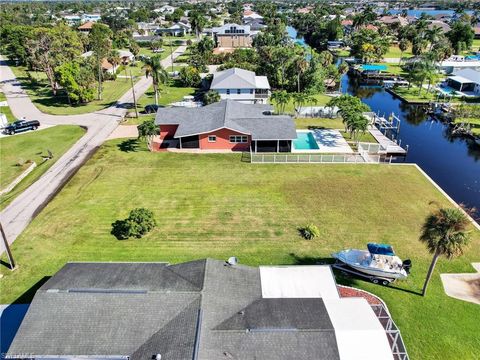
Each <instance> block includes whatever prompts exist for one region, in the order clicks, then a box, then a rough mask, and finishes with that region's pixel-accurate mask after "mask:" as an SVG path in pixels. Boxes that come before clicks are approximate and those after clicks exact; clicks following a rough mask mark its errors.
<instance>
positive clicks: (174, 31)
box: [157, 21, 192, 36]
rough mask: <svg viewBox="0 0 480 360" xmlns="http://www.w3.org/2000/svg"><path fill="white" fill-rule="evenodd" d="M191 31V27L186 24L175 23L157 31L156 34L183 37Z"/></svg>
mask: <svg viewBox="0 0 480 360" xmlns="http://www.w3.org/2000/svg"><path fill="white" fill-rule="evenodd" d="M191 31H192V26H191V25H190V24H188V23H184V22H181V21H179V22H177V23H175V24H173V25H172V26H170V27H168V28H160V29H157V34H167V35H170V36H185V34H187V33H190V32H191Z"/></svg>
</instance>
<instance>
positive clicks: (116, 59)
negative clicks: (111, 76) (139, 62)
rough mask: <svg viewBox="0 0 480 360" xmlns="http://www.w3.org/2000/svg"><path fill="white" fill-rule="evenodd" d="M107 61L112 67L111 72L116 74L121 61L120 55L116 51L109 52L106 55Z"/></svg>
mask: <svg viewBox="0 0 480 360" xmlns="http://www.w3.org/2000/svg"><path fill="white" fill-rule="evenodd" d="M107 61H108V62H109V63H110V64H112V65H113V70H114V72H116V71H117V66H118V65H120V63H121V62H122V59H120V53H119V52H118V50H111V51H110V53H109V54H108V57H107ZM125 71H126V70H125ZM125 74H126V72H125ZM127 80H128V79H127Z"/></svg>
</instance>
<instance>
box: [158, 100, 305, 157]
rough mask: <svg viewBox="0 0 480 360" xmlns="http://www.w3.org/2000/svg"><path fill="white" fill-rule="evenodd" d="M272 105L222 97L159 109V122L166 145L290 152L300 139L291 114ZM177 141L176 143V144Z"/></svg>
mask: <svg viewBox="0 0 480 360" xmlns="http://www.w3.org/2000/svg"><path fill="white" fill-rule="evenodd" d="M271 111H272V107H271V106H270V105H263V104H262V105H260V104H242V103H240V102H238V101H234V100H221V101H220V102H216V103H213V104H210V105H207V106H204V107H201V108H159V109H158V111H157V115H156V118H155V124H157V125H159V126H160V144H159V145H158V147H157V148H158V149H161V148H163V147H165V146H164V144H168V146H169V147H170V146H174V147H178V148H180V149H186V148H188V149H198V150H205V151H208V150H215V151H219V150H221V151H227V150H228V151H248V150H250V149H251V150H252V151H256V152H262V151H268V152H290V151H291V148H292V141H293V140H294V139H296V138H297V133H296V130H295V123H294V122H293V120H292V118H291V117H290V116H281V115H270V114H271ZM172 144H174V145H172Z"/></svg>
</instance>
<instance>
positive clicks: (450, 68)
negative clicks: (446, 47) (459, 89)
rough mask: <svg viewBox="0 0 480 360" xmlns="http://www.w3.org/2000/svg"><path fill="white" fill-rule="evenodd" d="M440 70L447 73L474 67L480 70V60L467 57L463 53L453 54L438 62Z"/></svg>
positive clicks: (473, 68)
mask: <svg viewBox="0 0 480 360" xmlns="http://www.w3.org/2000/svg"><path fill="white" fill-rule="evenodd" d="M438 66H439V68H440V70H442V71H443V72H445V73H446V74H451V73H454V72H455V71H458V70H464V69H472V70H480V60H476V59H467V58H465V57H464V56H462V55H453V56H451V57H450V58H448V59H446V60H444V61H442V62H440V63H439V64H438Z"/></svg>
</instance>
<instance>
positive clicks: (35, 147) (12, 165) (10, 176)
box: [0, 126, 85, 208]
mask: <svg viewBox="0 0 480 360" xmlns="http://www.w3.org/2000/svg"><path fill="white" fill-rule="evenodd" d="M84 133H85V131H84V130H83V129H82V128H80V127H78V126H55V127H52V128H48V129H44V130H37V131H33V132H30V133H28V134H22V135H15V136H9V137H3V138H0V160H1V161H0V187H1V188H2V189H3V188H5V187H6V186H7V185H8V184H10V183H11V182H12V181H13V180H14V179H15V178H16V177H17V176H19V175H20V174H21V173H22V172H23V171H24V170H25V169H26V168H27V167H28V166H29V164H26V162H27V161H28V160H31V161H35V162H36V163H37V167H36V168H35V170H33V171H32V172H31V173H30V174H29V175H28V176H27V177H26V178H25V179H24V180H22V182H21V183H20V184H19V185H17V187H15V188H14V189H13V191H11V192H9V193H8V194H5V195H3V196H1V197H0V208H4V207H5V206H6V205H7V204H8V203H9V202H10V201H12V200H13V198H15V197H16V196H17V195H18V194H19V193H20V192H22V191H23V190H24V189H25V188H27V187H28V186H29V185H30V184H32V183H33V182H34V181H35V180H36V179H38V178H39V177H40V176H41V175H42V174H43V173H45V172H46V171H47V170H48V169H49V168H50V167H51V166H52V165H53V164H54V163H55V161H57V159H59V158H60V157H61V156H62V154H63V153H64V152H65V151H67V150H68V149H69V148H70V147H71V146H72V145H73V144H74V143H75V142H76V141H77V140H78V139H80V137H81V136H82V135H83V134H84ZM47 150H50V151H51V152H52V153H53V156H54V157H53V160H48V161H46V162H42V156H41V155H48V152H47Z"/></svg>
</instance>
